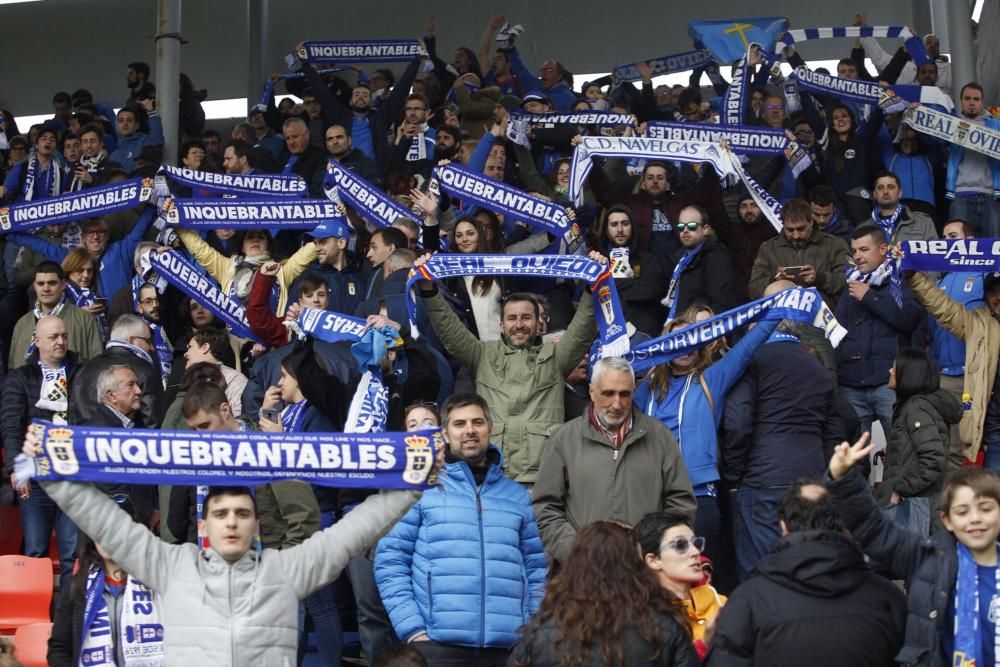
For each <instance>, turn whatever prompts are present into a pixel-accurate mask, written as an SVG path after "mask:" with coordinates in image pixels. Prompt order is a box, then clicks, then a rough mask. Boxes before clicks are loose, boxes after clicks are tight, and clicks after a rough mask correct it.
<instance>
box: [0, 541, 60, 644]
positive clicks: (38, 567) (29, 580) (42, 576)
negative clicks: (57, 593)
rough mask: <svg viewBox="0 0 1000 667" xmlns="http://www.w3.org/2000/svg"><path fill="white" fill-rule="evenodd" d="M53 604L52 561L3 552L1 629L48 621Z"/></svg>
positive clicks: (6, 631) (0, 599)
mask: <svg viewBox="0 0 1000 667" xmlns="http://www.w3.org/2000/svg"><path fill="white" fill-rule="evenodd" d="M51 604H52V561H51V560H49V559H48V558H28V557H27V556H0V632H4V633H7V634H9V633H10V632H11V631H13V630H16V629H17V628H19V627H21V626H22V625H28V624H29V623H48V622H49V621H50V620H51V619H50V618H49V606H50V605H51Z"/></svg>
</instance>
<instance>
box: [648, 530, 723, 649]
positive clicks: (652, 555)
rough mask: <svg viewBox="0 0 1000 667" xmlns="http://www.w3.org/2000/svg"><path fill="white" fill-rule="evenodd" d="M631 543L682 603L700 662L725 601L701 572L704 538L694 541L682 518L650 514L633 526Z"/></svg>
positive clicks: (708, 562) (703, 563)
mask: <svg viewBox="0 0 1000 667" xmlns="http://www.w3.org/2000/svg"><path fill="white" fill-rule="evenodd" d="M635 539H636V540H637V541H638V542H639V546H640V547H641V549H642V559H643V560H644V561H645V562H646V567H648V568H649V569H650V571H652V573H653V576H655V577H656V580H657V581H658V582H659V584H660V586H662V587H663V588H664V589H665V590H667V591H669V592H670V593H671V594H673V596H674V597H676V598H677V599H678V600H680V601H681V602H683V603H684V610H685V611H686V612H687V620H688V625H689V627H690V628H691V635H692V638H693V639H694V648H695V650H696V651H697V652H698V657H700V658H702V659H704V657H705V654H706V653H707V652H708V645H709V644H710V643H711V642H712V635H713V634H714V633H715V619H716V617H717V616H718V615H719V611H720V610H721V609H722V606H723V605H724V604H726V597H725V596H723V595H719V594H718V593H717V592H716V590H715V589H714V588H713V587H712V585H711V583H710V579H711V577H710V575H709V573H708V572H706V571H705V565H706V562H705V561H707V559H705V557H704V556H702V554H701V552H702V549H704V548H705V538H704V537H695V534H694V531H693V530H691V526H690V525H688V518H687V517H686V516H684V515H681V514H671V513H669V512H653V513H652V514H647V515H646V516H644V517H642V520H640V521H639V523H637V524H636V526H635ZM707 564H708V565H709V566H710V565H711V561H707Z"/></svg>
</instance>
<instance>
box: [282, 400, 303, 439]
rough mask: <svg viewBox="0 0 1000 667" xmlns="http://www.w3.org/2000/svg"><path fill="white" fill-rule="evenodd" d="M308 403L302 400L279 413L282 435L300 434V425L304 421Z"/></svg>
mask: <svg viewBox="0 0 1000 667" xmlns="http://www.w3.org/2000/svg"><path fill="white" fill-rule="evenodd" d="M308 407H309V401H307V400H305V399H302V400H301V401H299V402H298V403H292V404H291V405H289V406H288V407H286V408H285V409H284V410H282V411H281V431H282V433H301V432H302V423H303V422H304V421H305V420H306V408H308Z"/></svg>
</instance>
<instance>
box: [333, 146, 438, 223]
mask: <svg viewBox="0 0 1000 667" xmlns="http://www.w3.org/2000/svg"><path fill="white" fill-rule="evenodd" d="M323 183H324V187H325V188H326V196H327V197H328V198H329V199H330V201H331V202H334V203H336V202H337V201H338V200H337V199H335V197H339V201H342V202H343V203H344V204H345V205H346V206H350V207H351V208H353V209H354V210H355V211H356V212H357V213H358V215H360V216H361V217H362V218H364V219H365V220H367V221H368V222H370V223H372V224H373V225H375V226H376V227H392V225H393V223H394V222H396V221H397V220H399V219H400V218H410V219H411V220H416V216H415V215H414V214H413V211H411V210H409V209H408V208H406V207H405V206H403V205H402V204H400V203H399V202H398V201H396V200H395V199H393V198H392V197H390V196H389V195H387V194H386V193H385V192H383V191H382V189H381V188H379V187H378V186H375V185H372V184H371V183H369V182H368V181H366V180H365V179H364V178H362V177H361V176H359V175H358V174H356V173H355V172H353V171H351V170H350V169H345V168H344V167H342V166H340V164H339V163H338V162H337V161H336V160H330V161H329V162H328V163H327V165H326V176H325V177H324V181H323ZM333 189H336V193H333V192H331V190H333ZM417 222H418V223H419V222H420V221H419V220H417Z"/></svg>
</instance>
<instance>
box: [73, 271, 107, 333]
mask: <svg viewBox="0 0 1000 667" xmlns="http://www.w3.org/2000/svg"><path fill="white" fill-rule="evenodd" d="M66 294H67V295H69V298H70V300H71V301H72V302H73V305H74V306H76V307H77V308H85V307H87V306H93V305H96V304H97V294H96V293H95V292H94V291H93V290H92V289H90V288H89V287H79V286H78V285H77V284H76V283H74V282H73V281H72V280H67V281H66ZM94 319H96V320H97V328H98V329H100V330H101V338H105V339H106V338H107V337H108V317H107V313H106V312H105V311H102V312H100V313H98V314H97V315H94Z"/></svg>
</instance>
